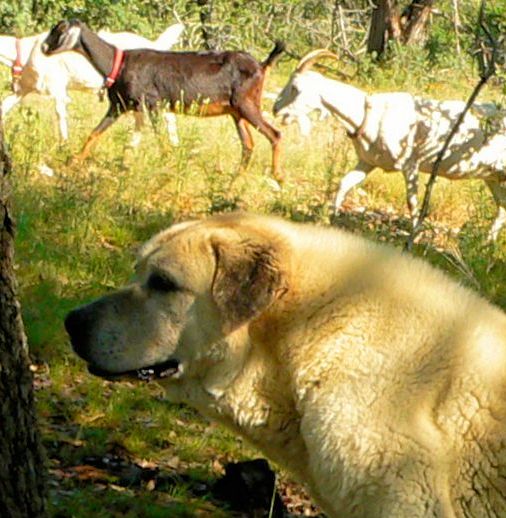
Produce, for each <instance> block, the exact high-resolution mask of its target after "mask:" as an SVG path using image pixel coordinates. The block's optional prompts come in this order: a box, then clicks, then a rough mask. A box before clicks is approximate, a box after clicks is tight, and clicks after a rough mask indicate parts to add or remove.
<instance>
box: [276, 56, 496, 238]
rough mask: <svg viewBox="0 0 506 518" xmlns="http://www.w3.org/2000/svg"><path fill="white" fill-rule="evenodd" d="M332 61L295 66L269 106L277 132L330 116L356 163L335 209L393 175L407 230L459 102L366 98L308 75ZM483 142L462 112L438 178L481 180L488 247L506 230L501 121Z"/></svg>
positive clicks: (308, 59)
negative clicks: (489, 204) (361, 188)
mask: <svg viewBox="0 0 506 518" xmlns="http://www.w3.org/2000/svg"><path fill="white" fill-rule="evenodd" d="M324 56H326V57H329V56H330V57H333V58H336V59H337V56H336V55H335V54H333V53H332V52H330V51H327V50H324V49H318V50H315V51H312V52H310V53H309V54H307V55H306V56H305V57H304V58H302V59H301V61H300V62H299V64H298V65H297V68H296V69H295V71H294V72H293V74H292V75H291V77H290V79H289V80H288V83H287V84H286V85H285V87H284V88H283V90H282V91H281V93H280V94H279V96H278V98H277V100H276V102H275V103H274V114H275V115H277V116H279V117H281V122H282V123H284V124H287V123H290V122H292V121H293V120H297V119H300V118H302V119H304V117H307V114H308V113H309V112H311V111H312V110H315V109H320V110H321V109H326V110H329V111H330V112H331V113H332V114H333V115H335V116H336V117H337V119H338V120H339V121H340V122H341V123H342V124H343V126H344V128H345V129H346V131H347V134H348V136H349V137H350V138H351V139H352V142H353V145H354V147H355V151H356V153H357V155H358V162H357V164H356V165H355V167H354V168H353V170H351V171H349V172H348V173H347V174H346V175H345V176H344V178H343V179H342V181H341V184H340V187H339V190H338V192H337V195H336V198H335V203H334V207H335V210H336V211H337V210H339V208H340V207H341V205H342V203H343V201H344V198H345V196H346V194H347V193H348V192H349V191H350V189H352V188H353V187H355V186H356V185H358V184H359V183H361V182H362V181H363V180H364V179H365V178H366V176H367V175H368V174H369V173H370V172H371V171H372V170H373V169H374V168H375V167H380V168H381V169H384V170H385V171H400V172H402V173H403V174H404V177H405V181H406V191H407V202H408V207H409V210H410V214H411V219H412V224H413V225H416V224H417V222H418V216H419V211H418V199H417V192H418V172H419V171H422V172H425V173H430V172H431V170H432V167H433V164H434V162H435V159H436V157H437V154H438V152H439V151H440V150H441V148H442V147H443V144H444V141H445V139H446V137H447V135H448V133H449V132H450V130H451V128H452V126H453V124H454V122H455V121H456V119H457V118H458V116H459V115H460V113H461V112H462V111H463V110H464V107H465V103H464V102H463V101H436V100H429V99H423V98H419V97H415V96H413V95H411V94H408V93H401V92H393V93H380V94H373V95H367V94H366V93H365V92H363V91H362V90H360V89H358V88H355V87H353V86H350V85H347V84H345V83H342V82H340V81H336V80H333V79H329V78H327V77H325V76H323V75H321V74H318V73H317V72H314V71H310V70H308V68H309V67H310V66H311V65H312V64H313V63H314V62H315V61H316V59H318V58H320V57H324ZM491 111H492V112H497V113H499V112H498V110H497V108H495V107H494V105H492V104H491V103H486V104H481V105H476V113H478V114H483V113H488V114H490V112H491ZM500 117H501V120H499V126H500V127H499V128H498V130H497V131H495V132H494V133H493V134H492V135H490V136H487V135H486V133H485V131H484V130H483V129H482V128H481V127H480V121H479V119H478V118H477V117H476V116H475V115H473V114H472V113H470V112H468V113H467V114H466V116H465V118H464V120H463V122H462V124H461V125H460V127H459V130H458V132H457V133H456V135H455V136H454V138H453V139H452V141H451V143H450V146H449V149H448V151H447V152H446V154H445V156H444V157H443V161H442V162H441V165H440V167H439V172H438V174H439V175H441V176H444V177H446V178H449V179H462V178H480V179H482V180H484V181H485V182H486V184H487V185H488V187H489V188H490V190H491V192H492V195H493V197H494V199H495V202H496V204H497V206H498V214H497V216H496V219H495V221H494V222H493V224H492V227H491V229H490V232H489V236H488V237H489V240H495V239H496V238H497V235H498V233H499V231H500V229H501V227H502V226H503V225H504V224H505V223H506V122H505V121H506V119H505V118H504V114H502V115H500Z"/></svg>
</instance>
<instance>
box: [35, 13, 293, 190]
mask: <svg viewBox="0 0 506 518" xmlns="http://www.w3.org/2000/svg"><path fill="white" fill-rule="evenodd" d="M42 50H43V52H44V53H45V54H47V55H51V54H55V53H57V52H63V51H69V50H74V51H76V52H80V53H81V54H83V55H84V56H85V57H86V58H88V60H89V61H90V63H91V64H92V65H93V66H94V67H95V68H96V69H97V70H98V72H100V73H101V74H102V75H103V76H104V78H105V77H110V74H111V70H113V67H114V65H115V64H117V65H119V68H118V67H114V68H118V71H117V72H118V73H117V76H116V77H114V78H113V82H112V84H111V85H110V86H109V85H108V89H107V94H108V97H109V103H110V105H109V109H108V111H107V113H106V115H105V116H104V118H103V119H102V121H101V122H100V123H99V124H98V126H97V127H96V128H95V129H94V130H93V131H92V133H91V135H90V136H89V137H88V140H87V141H86V143H85V145H84V147H83V150H82V151H81V153H80V154H79V155H78V158H80V159H83V158H85V157H86V156H87V155H88V153H89V150H90V148H91V145H92V144H93V143H94V142H95V141H96V140H97V138H98V137H99V136H100V135H101V134H102V133H103V132H104V131H105V130H106V129H107V128H108V127H109V126H110V125H111V124H112V123H113V122H114V121H115V120H116V119H117V118H118V117H119V116H120V115H121V114H123V113H125V112H126V111H130V110H132V111H135V112H136V113H137V114H138V116H139V117H142V113H143V110H144V108H146V109H147V110H148V111H150V112H151V111H154V110H157V109H165V110H170V111H176V112H178V113H180V112H181V113H189V114H197V115H201V116H205V117H208V116H216V115H225V114H229V115H231V116H232V117H233V119H234V122H235V124H236V127H237V131H238V133H239V137H240V139H241V143H242V160H241V169H244V168H246V167H247V165H248V163H249V161H250V158H251V153H252V151H253V146H254V143H253V138H252V136H251V131H250V126H253V127H255V128H256V129H257V130H258V131H260V133H262V134H263V135H265V136H266V137H267V138H268V139H269V141H270V143H271V146H272V173H273V175H274V177H275V178H276V179H278V180H281V174H280V168H279V151H280V140H281V133H280V132H279V131H278V130H277V129H275V128H274V127H272V126H271V125H270V124H269V123H268V122H266V121H265V120H264V118H263V116H262V111H261V97H262V91H263V84H264V79H265V74H266V71H267V69H268V68H270V67H271V66H272V65H273V64H274V63H275V61H276V59H277V58H278V56H279V55H280V54H281V53H282V52H283V50H284V45H283V44H282V43H281V42H277V43H276V45H275V47H274V49H273V50H272V51H271V53H270V54H269V56H268V57H267V59H266V60H265V61H263V62H262V63H259V62H258V61H257V60H255V59H254V58H253V57H252V56H251V55H250V54H248V53H247V52H239V51H225V52H160V51H156V50H148V49H136V50H127V51H125V52H124V56H122V60H121V63H119V62H118V60H117V59H116V57H117V52H116V49H115V47H113V46H112V45H110V44H109V43H106V42H105V41H104V40H102V39H100V38H99V37H98V36H97V35H96V34H95V33H94V32H93V31H91V30H90V29H89V28H88V27H87V26H86V24H84V23H83V22H81V21H79V20H70V21H61V22H59V23H58V24H56V25H55V26H54V27H53V28H52V29H51V32H50V33H49V35H48V36H47V38H46V40H45V41H44V43H43V45H42Z"/></svg>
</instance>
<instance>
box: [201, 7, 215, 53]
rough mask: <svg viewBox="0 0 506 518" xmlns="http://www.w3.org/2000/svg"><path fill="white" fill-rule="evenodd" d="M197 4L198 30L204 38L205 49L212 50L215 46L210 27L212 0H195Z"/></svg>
mask: <svg viewBox="0 0 506 518" xmlns="http://www.w3.org/2000/svg"><path fill="white" fill-rule="evenodd" d="M197 4H198V5H199V6H200V12H199V18H200V30H201V32H202V39H203V40H204V48H205V49H207V50H212V49H214V47H215V45H214V38H213V34H212V29H211V21H212V14H213V1H212V0H197Z"/></svg>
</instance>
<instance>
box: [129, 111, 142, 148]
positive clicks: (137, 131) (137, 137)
mask: <svg viewBox="0 0 506 518" xmlns="http://www.w3.org/2000/svg"><path fill="white" fill-rule="evenodd" d="M134 119H135V127H134V132H133V135H132V139H131V140H130V145H131V146H132V147H138V145H139V144H140V143H141V139H142V134H141V130H142V126H144V113H143V112H137V111H135V112H134Z"/></svg>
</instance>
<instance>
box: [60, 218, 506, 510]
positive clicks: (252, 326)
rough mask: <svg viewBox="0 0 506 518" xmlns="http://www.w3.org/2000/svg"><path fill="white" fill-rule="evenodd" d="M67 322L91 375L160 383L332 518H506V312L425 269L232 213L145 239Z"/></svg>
mask: <svg viewBox="0 0 506 518" xmlns="http://www.w3.org/2000/svg"><path fill="white" fill-rule="evenodd" d="M136 270H137V274H136V280H135V281H134V282H133V283H132V284H131V285H129V286H127V287H125V288H123V289H121V290H119V291H116V292H114V293H112V294H110V295H107V296H105V297H103V298H100V299H98V300H97V301H95V302H93V303H92V304H89V305H87V306H84V307H82V308H80V309H77V310H75V311H73V312H72V313H70V314H69V316H68V317H67V319H66V322H65V323H66V327H67V330H68V332H69V334H70V336H71V338H72V344H73V347H74V349H75V350H76V352H77V353H78V354H79V355H80V356H81V357H82V358H84V359H85V360H86V361H87V362H88V364H89V369H90V371H91V372H92V373H94V374H97V375H101V376H104V377H107V378H113V379H116V378H118V379H122V378H128V377H132V376H133V377H137V378H141V379H146V380H149V379H153V378H156V379H158V380H159V381H160V382H161V383H163V384H164V385H165V387H166V389H167V393H168V396H169V399H170V400H172V401H178V402H185V403H188V404H189V405H191V406H193V407H195V408H197V409H198V410H200V411H201V412H202V413H203V414H205V415H207V416H209V417H211V418H214V419H216V420H218V421H220V422H222V423H224V424H225V425H226V426H228V427H229V428H231V429H232V430H234V431H235V432H237V433H239V434H241V435H242V436H244V437H246V438H247V439H249V440H250V441H251V442H252V443H253V444H254V445H256V446H257V447H258V448H260V450H262V451H263V452H264V453H265V454H266V455H267V456H268V457H270V458H271V459H272V460H274V461H276V462H277V463H279V464H280V465H281V466H283V467H285V468H286V469H288V470H289V471H291V472H292V473H293V474H294V475H295V476H296V477H297V478H298V479H300V480H301V481H303V482H305V483H306V484H307V486H308V487H309V489H310V491H311V493H312V495H313V497H314V498H315V500H316V501H317V502H318V503H319V504H320V505H321V506H322V507H323V508H324V510H325V511H326V513H327V514H328V515H329V516H331V517H343V518H348V517H357V516H360V517H364V518H374V517H384V518H387V517H388V518H393V517H404V518H414V517H428V516H437V517H472V518H481V517H486V516H487V517H489V516H496V517H503V518H504V517H506V315H505V314H504V313H503V312H502V311H501V310H499V309H498V308H496V307H494V306H492V305H490V304H489V303H487V302H486V301H485V300H483V299H482V298H480V297H478V296H477V295H475V294H474V293H472V292H471V291H470V290H468V289H466V288H463V287H461V286H459V285H458V284H457V283H455V282H453V281H451V280H450V279H449V278H448V277H446V276H445V275H443V274H442V273H440V272H438V271H437V270H435V269H434V268H432V267H430V266H428V265H427V264H424V263H423V262H422V261H420V260H417V259H413V258H411V257H409V256H407V255H403V254H401V253H399V252H398V251H395V250H393V249H391V248H388V247H383V246H378V245H376V244H373V243H370V242H368V241H366V240H364V239H361V238H359V237H356V236H353V235H349V234H347V233H345V232H342V231H340V230H335V229H327V228H325V229H324V228H316V227H314V226H310V225H300V224H293V223H288V222H285V221H283V220H281V219H277V218H271V217H262V216H253V215H247V214H233V215H225V216H218V217H213V218H211V219H208V220H206V221H202V222H190V223H182V224H178V225H175V226H174V227H172V228H170V229H168V230H166V231H164V232H161V233H160V234H158V235H157V236H155V237H154V238H152V239H151V240H150V241H148V242H147V243H146V244H145V245H144V247H143V249H142V250H141V253H140V257H139V259H138V262H137V268H136Z"/></svg>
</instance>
